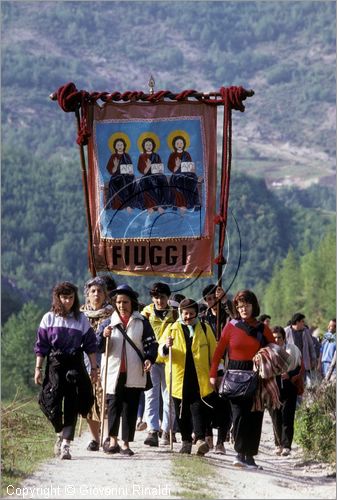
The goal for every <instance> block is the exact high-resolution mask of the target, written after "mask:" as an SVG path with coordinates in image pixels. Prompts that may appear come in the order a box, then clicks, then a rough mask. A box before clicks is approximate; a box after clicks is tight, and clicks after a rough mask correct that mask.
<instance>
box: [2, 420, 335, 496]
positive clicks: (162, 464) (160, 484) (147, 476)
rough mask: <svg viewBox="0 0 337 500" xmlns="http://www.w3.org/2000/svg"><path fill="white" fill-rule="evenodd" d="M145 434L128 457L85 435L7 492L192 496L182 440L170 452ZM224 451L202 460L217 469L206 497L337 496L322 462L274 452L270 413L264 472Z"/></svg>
mask: <svg viewBox="0 0 337 500" xmlns="http://www.w3.org/2000/svg"><path fill="white" fill-rule="evenodd" d="M145 436H146V432H136V438H135V442H134V443H132V449H133V450H134V451H135V455H134V456H133V457H131V458H129V457H122V456H120V455H106V454H105V453H103V452H101V451H99V452H89V451H87V450H86V445H87V444H88V442H89V440H90V438H89V434H88V433H84V434H83V435H82V436H81V437H80V438H76V439H75V442H74V444H73V446H72V449H71V452H72V456H73V459H72V460H70V461H61V460H59V459H51V460H49V461H47V462H45V463H44V464H43V465H42V466H41V467H40V468H39V469H38V470H37V471H36V473H35V474H34V475H32V476H31V477H30V478H28V479H27V480H26V481H25V482H24V483H23V484H22V489H21V490H17V491H16V492H11V491H9V494H10V496H11V498H13V497H14V498H18V497H19V498H23V497H25V498H58V499H61V498H62V499H75V498H88V499H95V498H101V499H105V498H119V499H123V498H138V499H141V498H149V499H152V498H158V499H159V498H160V499H164V498H186V497H188V498H193V492H192V491H191V490H189V486H188V483H186V482H184V479H181V480H180V481H179V475H177V467H174V470H173V467H172V462H173V461H174V460H175V458H176V457H181V455H178V454H177V451H178V450H179V447H180V443H177V444H174V451H173V453H172V452H170V450H169V447H164V446H160V447H159V448H149V447H147V446H144V444H143V440H144V438H145ZM178 436H179V435H178ZM52 445H53V444H52V443H51V446H52ZM226 450H227V454H226V455H225V456H220V455H216V454H215V453H213V452H210V453H208V454H207V457H204V458H198V460H201V461H202V462H204V463H205V471H206V469H207V470H208V471H209V470H210V469H212V471H213V472H214V474H212V476H211V478H210V476H208V479H207V481H208V482H207V485H208V495H207V496H206V497H205V496H204V498H224V499H230V498H238V499H261V498H269V499H271V498H273V499H297V498H298V499H304V498H310V499H330V498H331V499H334V498H336V479H335V477H333V473H332V471H331V470H329V469H328V468H326V467H325V466H323V465H322V464H319V463H310V464H308V463H307V464H305V463H304V462H303V459H302V458H301V450H300V449H299V448H298V447H297V446H296V444H295V445H294V447H293V451H292V454H291V456H290V457H277V456H275V455H274V454H273V451H274V446H273V438H272V427H271V422H270V418H269V415H268V413H267V412H266V413H265V417H264V424H263V435H262V440H261V445H260V453H259V455H258V456H257V457H256V461H257V462H258V464H259V465H262V467H263V470H254V471H252V470H247V469H237V468H235V467H233V465H232V461H233V458H234V455H235V452H234V450H233V446H232V445H230V444H229V443H226ZM192 452H193V451H192ZM187 459H189V457H187ZM191 463H193V462H191ZM209 466H210V467H209ZM198 481H199V482H200V477H199V478H198V477H196V478H195V482H196V483H197V484H198ZM196 491H198V490H196ZM202 491H203V492H205V490H202ZM11 493H12V494H11ZM15 493H16V494H15ZM6 498H8V497H6ZM195 498H198V497H197V496H196V497H195Z"/></svg>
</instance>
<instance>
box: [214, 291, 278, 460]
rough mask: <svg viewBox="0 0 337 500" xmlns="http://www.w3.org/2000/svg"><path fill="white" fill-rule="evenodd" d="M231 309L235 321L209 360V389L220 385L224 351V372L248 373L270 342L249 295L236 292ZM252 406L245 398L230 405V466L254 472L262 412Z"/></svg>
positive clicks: (253, 297) (251, 296)
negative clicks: (231, 458)
mask: <svg viewBox="0 0 337 500" xmlns="http://www.w3.org/2000/svg"><path fill="white" fill-rule="evenodd" d="M233 305H234V308H235V309H236V311H237V319H232V320H231V321H230V322H229V323H228V324H227V325H226V326H225V327H224V329H223V331H222V334H221V338H220V340H219V343H218V346H217V348H216V351H215V353H214V356H213V360H212V366H211V371H210V382H211V384H212V385H213V387H216V386H217V385H218V384H217V382H220V380H218V381H217V378H216V376H217V370H218V365H219V363H220V360H221V358H223V356H224V353H225V351H226V350H228V357H229V364H228V369H230V370H252V369H253V361H252V360H253V357H254V356H255V354H256V353H257V352H258V351H259V350H260V349H261V347H265V346H266V345H267V344H269V343H270V342H274V337H273V334H272V333H271V331H270V329H269V328H268V326H267V325H265V324H263V323H261V322H259V321H257V319H256V317H257V316H259V314H260V306H259V303H258V300H257V298H256V296H255V294H254V293H253V292H251V291H250V290H242V291H240V292H238V293H237V294H236V296H235V297H234V300H233ZM252 404H253V398H245V399H242V400H241V401H238V402H235V403H234V402H232V401H231V407H232V414H233V436H234V449H235V451H236V452H237V456H236V457H235V460H234V462H233V464H234V465H236V466H238V467H246V468H251V469H253V468H254V469H256V468H258V466H257V465H256V463H255V460H254V458H253V457H254V455H257V453H258V450H259V444H260V437H261V430H262V420H263V411H251V408H252Z"/></svg>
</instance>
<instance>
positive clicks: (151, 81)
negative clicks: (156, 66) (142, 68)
mask: <svg viewBox="0 0 337 500" xmlns="http://www.w3.org/2000/svg"><path fill="white" fill-rule="evenodd" d="M155 83H156V82H155V81H154V78H153V76H152V75H151V76H150V80H149V90H150V94H151V95H152V94H154V85H155Z"/></svg>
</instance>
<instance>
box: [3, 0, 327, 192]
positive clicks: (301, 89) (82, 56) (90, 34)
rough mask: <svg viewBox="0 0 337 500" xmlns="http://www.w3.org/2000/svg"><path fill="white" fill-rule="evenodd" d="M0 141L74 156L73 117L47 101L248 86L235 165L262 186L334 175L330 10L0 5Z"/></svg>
mask: <svg viewBox="0 0 337 500" xmlns="http://www.w3.org/2000/svg"><path fill="white" fill-rule="evenodd" d="M1 11H2V17H3V22H2V32H3V37H2V120H3V137H4V141H5V142H10V143H11V144H13V145H16V144H18V143H20V144H23V145H24V147H25V148H27V150H30V151H32V150H34V151H36V152H40V153H41V154H43V155H45V156H46V157H49V156H50V155H53V154H54V153H55V151H57V150H60V149H61V150H62V154H63V155H66V156H67V155H69V150H70V148H74V136H75V130H74V128H75V124H74V120H73V116H68V115H66V114H64V113H63V112H62V111H61V110H60V109H59V108H58V106H57V105H56V104H55V103H52V102H50V101H49V99H48V95H49V94H50V93H51V92H52V91H55V90H56V89H57V88H58V87H59V86H61V85H62V84H64V83H66V82H68V81H74V82H75V84H76V85H77V87H78V88H79V89H80V88H84V89H86V90H88V91H93V90H102V91H103V90H109V91H113V90H119V91H126V90H135V89H137V90H143V91H147V90H148V88H147V83H148V79H149V76H150V74H151V73H152V74H153V75H154V78H155V82H156V90H159V89H170V90H171V91H173V92H174V91H179V90H182V89H186V88H194V89H196V90H199V91H205V92H207V91H210V90H218V89H219V88H220V87H221V86H230V85H242V86H244V87H245V88H247V89H249V88H253V89H254V91H255V96H254V97H253V98H250V99H248V100H247V101H246V111H245V113H243V114H242V113H239V112H234V125H233V138H234V146H233V153H234V157H233V168H234V169H235V170H236V171H238V172H246V173H249V174H250V175H253V176H257V177H264V178H265V179H266V182H267V184H268V186H269V187H271V188H273V187H278V186H282V185H292V184H297V185H298V186H300V187H305V186H308V185H310V184H312V183H317V182H319V183H322V184H330V183H331V182H333V180H334V179H335V135H336V134H335V130H336V126H335V123H336V110H335V93H336V92H335V89H336V85H335V62H336V43H335V27H336V22H335V19H336V12H335V11H336V5H335V3H334V2H331V1H323V2H320V1H310V2H303V1H293V2H275V1H267V2H241V1H240V2H231V1H224V2H217V1H214V2H212V1H210V2H209V1H204V2H203V1H202V2H197V1H196V2H194V1H185V2H176V1H171V2H156V1H155V2H138V1H133V2H128V1H123V2H118V1H104V2H87V1H78V2H44V1H40V2H14V1H9V2H2V4H1Z"/></svg>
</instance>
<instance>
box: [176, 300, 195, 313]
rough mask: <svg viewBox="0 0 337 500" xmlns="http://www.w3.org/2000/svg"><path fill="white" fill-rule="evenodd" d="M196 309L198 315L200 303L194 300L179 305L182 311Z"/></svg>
mask: <svg viewBox="0 0 337 500" xmlns="http://www.w3.org/2000/svg"><path fill="white" fill-rule="evenodd" d="M190 308H191V309H194V310H195V312H196V314H198V313H199V305H198V303H197V302H196V301H195V300H193V299H184V300H182V301H181V302H180V304H179V310H180V311H182V310H183V309H190Z"/></svg>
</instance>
